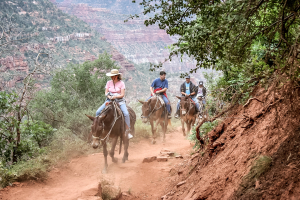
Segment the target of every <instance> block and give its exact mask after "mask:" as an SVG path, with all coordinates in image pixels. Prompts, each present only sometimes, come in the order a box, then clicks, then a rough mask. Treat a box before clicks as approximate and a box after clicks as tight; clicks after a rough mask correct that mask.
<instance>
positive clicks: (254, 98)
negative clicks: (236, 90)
mask: <svg viewBox="0 0 300 200" xmlns="http://www.w3.org/2000/svg"><path fill="white" fill-rule="evenodd" d="M252 100H257V101H259V102H261V103H264V102H263V101H261V100H259V99H258V98H256V97H253V98H250V99H248V101H247V103H246V104H245V105H244V106H243V107H244V108H245V107H246V106H247V105H249V103H250V101H252Z"/></svg>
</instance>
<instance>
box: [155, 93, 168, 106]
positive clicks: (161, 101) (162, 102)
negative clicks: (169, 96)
mask: <svg viewBox="0 0 300 200" xmlns="http://www.w3.org/2000/svg"><path fill="white" fill-rule="evenodd" d="M156 97H157V98H158V100H159V101H160V103H161V104H162V105H163V106H166V104H165V102H164V100H163V98H162V97H161V96H160V95H156Z"/></svg>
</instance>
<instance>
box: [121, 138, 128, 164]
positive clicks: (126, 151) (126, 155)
mask: <svg viewBox="0 0 300 200" xmlns="http://www.w3.org/2000/svg"><path fill="white" fill-rule="evenodd" d="M122 137H123V143H124V155H123V158H122V162H123V163H125V161H126V160H128V155H129V153H128V147H129V139H128V137H126V135H125V133H124V134H123V135H122Z"/></svg>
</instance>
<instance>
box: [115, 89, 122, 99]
mask: <svg viewBox="0 0 300 200" xmlns="http://www.w3.org/2000/svg"><path fill="white" fill-rule="evenodd" d="M124 95H125V89H121V94H120V95H118V96H112V99H122V98H123V97H124Z"/></svg>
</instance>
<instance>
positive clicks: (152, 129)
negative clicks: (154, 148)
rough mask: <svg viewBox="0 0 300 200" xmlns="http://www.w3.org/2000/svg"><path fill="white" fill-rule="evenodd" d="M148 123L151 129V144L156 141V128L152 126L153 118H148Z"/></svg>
mask: <svg viewBox="0 0 300 200" xmlns="http://www.w3.org/2000/svg"><path fill="white" fill-rule="evenodd" d="M150 125H151V131H152V138H153V139H152V144H155V143H156V141H155V139H156V133H155V132H156V129H155V127H154V123H153V120H150Z"/></svg>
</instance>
